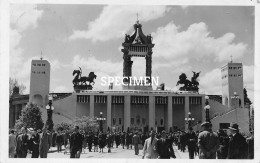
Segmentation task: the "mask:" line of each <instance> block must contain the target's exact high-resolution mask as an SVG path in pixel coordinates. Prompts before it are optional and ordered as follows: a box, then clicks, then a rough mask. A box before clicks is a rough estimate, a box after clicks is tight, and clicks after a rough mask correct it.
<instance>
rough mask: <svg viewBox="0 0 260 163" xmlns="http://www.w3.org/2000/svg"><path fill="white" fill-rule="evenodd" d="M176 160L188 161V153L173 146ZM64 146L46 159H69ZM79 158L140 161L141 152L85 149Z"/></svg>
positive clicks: (121, 149)
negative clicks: (137, 153) (136, 153)
mask: <svg viewBox="0 0 260 163" xmlns="http://www.w3.org/2000/svg"><path fill="white" fill-rule="evenodd" d="M173 149H174V152H175V155H176V159H189V153H188V151H187V150H186V151H185V152H181V151H180V150H178V149H177V146H173ZM64 151H65V150H64V146H62V152H59V153H58V152H57V147H51V149H50V151H49V153H48V158H70V153H67V154H64ZM27 158H31V154H28V155H27ZM80 158H91V159H95V158H101V159H102V158H111V159H117V158H118V159H142V150H139V155H135V154H134V148H133V149H126V148H125V149H123V148H122V146H119V147H118V148H115V146H114V148H111V153H108V149H107V148H104V149H103V153H100V152H93V148H92V152H89V151H88V149H87V148H86V149H85V150H83V151H82V153H81V155H80ZM195 159H198V156H195Z"/></svg>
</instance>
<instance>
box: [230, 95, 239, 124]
mask: <svg viewBox="0 0 260 163" xmlns="http://www.w3.org/2000/svg"><path fill="white" fill-rule="evenodd" d="M231 99H234V100H235V106H234V109H235V113H236V121H237V122H238V118H237V104H238V99H239V95H237V92H234V95H233V96H231Z"/></svg>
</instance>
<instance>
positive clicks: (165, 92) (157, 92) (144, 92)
mask: <svg viewBox="0 0 260 163" xmlns="http://www.w3.org/2000/svg"><path fill="white" fill-rule="evenodd" d="M80 93H119V94H120V93H122V94H124V93H139V94H199V93H198V92H193V91H167V90H165V91H156V90H154V91H143V90H105V91H98V90H82V91H80Z"/></svg>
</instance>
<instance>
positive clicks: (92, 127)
mask: <svg viewBox="0 0 260 163" xmlns="http://www.w3.org/2000/svg"><path fill="white" fill-rule="evenodd" d="M73 125H77V126H79V128H80V129H81V130H84V131H85V132H88V131H98V128H99V125H98V122H97V120H96V119H95V118H94V117H89V116H88V117H86V116H83V117H81V118H76V120H74V122H73Z"/></svg>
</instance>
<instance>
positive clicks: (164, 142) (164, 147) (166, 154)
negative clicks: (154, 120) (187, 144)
mask: <svg viewBox="0 0 260 163" xmlns="http://www.w3.org/2000/svg"><path fill="white" fill-rule="evenodd" d="M156 149H157V152H158V155H159V156H158V158H159V159H170V157H172V158H176V156H175V154H174V151H173V148H172V143H171V140H170V139H168V138H166V132H165V131H162V134H161V138H160V139H159V140H158V141H157V148H156Z"/></svg>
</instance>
